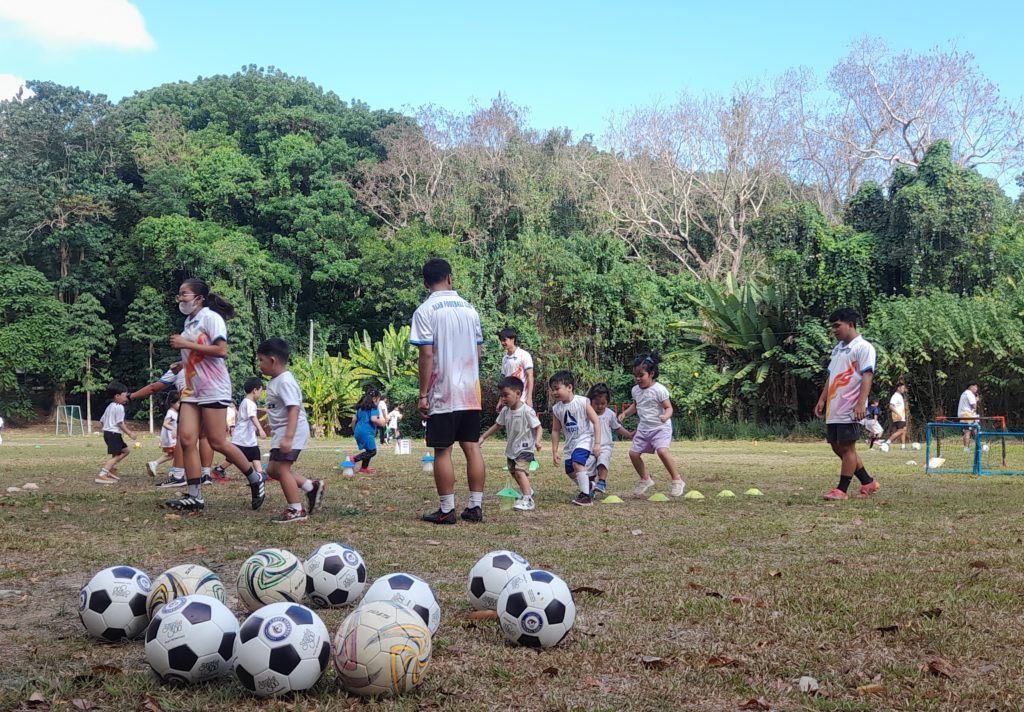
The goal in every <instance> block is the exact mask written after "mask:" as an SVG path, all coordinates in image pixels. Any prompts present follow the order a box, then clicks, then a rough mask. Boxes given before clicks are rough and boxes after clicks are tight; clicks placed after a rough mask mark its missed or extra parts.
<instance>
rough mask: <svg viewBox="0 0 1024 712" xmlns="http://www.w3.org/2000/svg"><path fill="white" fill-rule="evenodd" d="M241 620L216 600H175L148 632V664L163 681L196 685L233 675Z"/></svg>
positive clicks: (157, 616)
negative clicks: (236, 641) (239, 621)
mask: <svg viewBox="0 0 1024 712" xmlns="http://www.w3.org/2000/svg"><path fill="white" fill-rule="evenodd" d="M237 638H238V620H237V619H236V618H235V614H234V613H232V612H231V611H230V610H229V609H228V607H227V606H225V605H224V603H222V602H221V601H220V600H219V599H217V598H214V597H213V596H203V595H193V596H182V597H179V598H175V599H174V600H172V601H171V602H170V603H168V604H167V605H165V606H164V607H162V608H161V609H160V610H158V611H157V612H156V614H155V615H154V616H153V619H152V620H151V621H150V623H149V628H147V629H146V662H147V663H149V666H150V667H151V668H153V672H155V673H156V674H157V675H158V676H159V677H160V679H161V680H163V681H164V682H168V683H182V684H195V683H199V682H206V681H207V680H216V679H218V678H221V677H224V676H226V675H230V674H231V671H232V669H234V665H235V640H236V639H237Z"/></svg>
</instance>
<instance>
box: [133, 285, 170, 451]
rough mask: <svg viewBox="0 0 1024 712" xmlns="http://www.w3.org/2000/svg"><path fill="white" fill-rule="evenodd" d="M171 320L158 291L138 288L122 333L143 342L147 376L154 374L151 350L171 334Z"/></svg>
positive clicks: (151, 418)
mask: <svg viewBox="0 0 1024 712" xmlns="http://www.w3.org/2000/svg"><path fill="white" fill-rule="evenodd" d="M172 328H173V327H172V326H171V321H170V319H169V318H168V316H167V306H166V304H165V300H164V298H163V297H161V295H160V292H158V291H157V290H156V289H154V288H153V287H150V286H145V287H143V288H142V289H141V290H139V294H138V296H137V297H135V299H134V300H133V301H132V303H131V305H129V307H128V314H127V315H126V316H125V321H124V333H125V336H127V337H128V338H129V339H131V340H132V341H137V342H141V343H145V344H146V346H147V351H148V354H149V371H148V374H149V378H150V381H152V379H153V378H154V376H156V372H155V371H154V370H153V352H154V349H155V347H156V344H157V342H160V341H164V340H166V339H167V337H168V336H169V335H170V334H171V331H172ZM153 429H154V423H153V398H152V397H150V398H149V432H151V433H152V432H153Z"/></svg>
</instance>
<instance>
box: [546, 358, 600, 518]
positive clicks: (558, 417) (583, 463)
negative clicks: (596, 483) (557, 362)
mask: <svg viewBox="0 0 1024 712" xmlns="http://www.w3.org/2000/svg"><path fill="white" fill-rule="evenodd" d="M548 386H549V387H550V388H551V398H552V400H553V401H555V404H554V406H553V407H552V408H551V461H552V462H553V463H554V464H555V465H556V466H557V465H558V436H559V434H560V433H561V432H562V430H563V429H564V430H565V450H564V451H563V454H564V456H565V474H566V475H568V476H569V477H571V478H573V479H575V480H576V485H577V486H578V487H579V494H577V495H576V498H575V499H573V501H572V503H573V504H578V505H580V506H582V507H589V506H590V505H591V504H593V503H594V497H593V493H592V492H591V487H590V475H589V474H588V472H587V461H588V460H589V459H590V458H591V456H593V457H594V458H597V456H598V455H600V454H601V428H600V425H599V423H598V421H597V413H595V412H594V409H593V408H592V407H591V406H590V401H589V400H587V399H586V398H584V397H583V396H578V395H576V392H575V391H576V378H575V377H574V376H573V375H572V373H570V372H569V371H558V372H557V373H555V375H553V376H552V377H551V378H550V379H549V380H548Z"/></svg>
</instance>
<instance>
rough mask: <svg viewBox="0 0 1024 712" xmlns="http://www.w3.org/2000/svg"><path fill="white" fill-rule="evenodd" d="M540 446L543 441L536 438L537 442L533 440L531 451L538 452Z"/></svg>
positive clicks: (542, 444) (542, 445)
mask: <svg viewBox="0 0 1024 712" xmlns="http://www.w3.org/2000/svg"><path fill="white" fill-rule="evenodd" d="M542 447H544V443H543V442H542V441H540V440H538V441H537V442H535V443H534V444H533V451H534V452H540V449H541V448H542Z"/></svg>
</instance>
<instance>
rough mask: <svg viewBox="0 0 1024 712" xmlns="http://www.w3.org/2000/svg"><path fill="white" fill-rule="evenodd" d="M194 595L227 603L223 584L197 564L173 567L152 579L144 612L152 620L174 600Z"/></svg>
mask: <svg viewBox="0 0 1024 712" xmlns="http://www.w3.org/2000/svg"><path fill="white" fill-rule="evenodd" d="M196 594H199V595H202V596H212V597H213V598H216V599H217V600H218V601H220V602H221V603H226V602H227V596H226V595H225V591H224V584H223V583H221V580H220V577H219V576H217V574H215V573H213V572H212V571H210V570H209V569H208V568H206V567H205V566H200V565H199V564H182V565H181V566H175V567H173V568H170V569H167V570H166V571H164V572H163V573H162V574H160V575H159V576H157V577H156V578H155V579H153V587H152V590H150V592H149V599H148V600H147V601H146V611H147V612H148V613H149V617H150V618H152V617H153V616H154V615H156V612H157V611H158V610H160V609H161V608H163V607H164V606H165V605H166V604H168V603H170V602H171V601H173V600H174V599H175V598H179V597H181V596H192V595H196Z"/></svg>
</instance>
